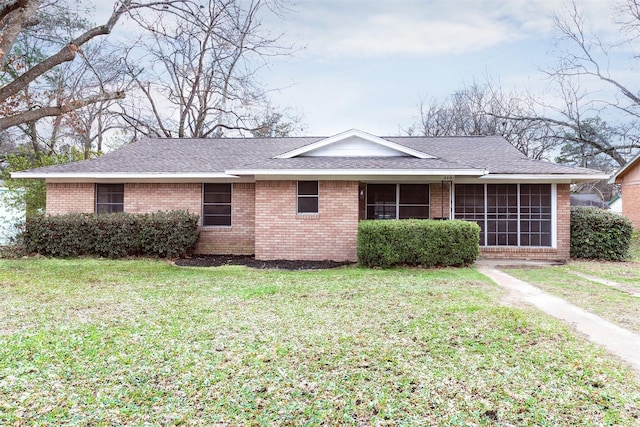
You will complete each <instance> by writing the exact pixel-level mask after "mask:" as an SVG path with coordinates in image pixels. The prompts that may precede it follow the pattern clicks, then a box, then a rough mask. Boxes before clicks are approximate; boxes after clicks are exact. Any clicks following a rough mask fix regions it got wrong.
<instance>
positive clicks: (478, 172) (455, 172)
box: [227, 169, 487, 177]
mask: <svg viewBox="0 0 640 427" xmlns="http://www.w3.org/2000/svg"><path fill="white" fill-rule="evenodd" d="M227 173H228V174H230V175H262V176H270V175H278V176H308V175H314V176H324V175H331V176H358V175H367V176H369V175H388V176H416V175H420V176H440V175H444V176H452V177H456V176H476V177H478V176H482V175H484V174H486V173H487V171H486V170H484V169H246V170H228V171H227Z"/></svg>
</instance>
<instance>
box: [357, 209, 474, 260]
mask: <svg viewBox="0 0 640 427" xmlns="http://www.w3.org/2000/svg"><path fill="white" fill-rule="evenodd" d="M479 240H480V227H479V226H478V224H476V223H474V222H468V221H461V220H448V221H435V220H415V219H405V220H385V221H375V220H369V221H360V224H359V226H358V263H359V264H360V265H363V266H366V267H391V266H394V265H402V264H408V265H419V266H423V267H432V266H461V265H469V264H472V263H473V262H474V261H475V260H476V259H477V258H478V256H479V255H480V246H479V244H478V242H479Z"/></svg>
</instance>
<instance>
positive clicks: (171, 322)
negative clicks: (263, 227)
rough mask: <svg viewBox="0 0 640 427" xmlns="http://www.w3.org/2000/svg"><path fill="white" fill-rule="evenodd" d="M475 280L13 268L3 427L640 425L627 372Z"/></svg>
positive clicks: (2, 352)
mask: <svg viewBox="0 0 640 427" xmlns="http://www.w3.org/2000/svg"><path fill="white" fill-rule="evenodd" d="M502 297H503V293H502V291H501V290H500V289H499V288H497V287H496V286H495V285H493V284H491V283H489V282H488V281H487V280H486V279H485V278H484V277H483V276H481V275H480V274H479V273H477V272H476V271H475V269H441V270H431V271H425V270H417V269H415V270H413V269H397V270H362V269H356V268H343V269H336V270H327V271H314V272H281V271H257V270H250V269H246V268H243V267H224V268H215V269H189V268H178V267H174V266H172V265H169V264H167V263H164V262H162V261H107V260H46V259H21V260H0V425H5V424H9V425H15V424H17V425H20V424H21V423H23V424H25V425H104V426H107V425H108V426H111V425H179V424H185V425H238V424H240V425H301V426H302V425H305V426H306V425H308V426H313V425H353V426H366V425H456V426H458V425H487V426H489V425H496V424H499V425H637V424H638V423H639V422H640V410H639V409H638V408H639V407H640V385H639V384H638V382H637V381H636V380H634V378H635V377H634V375H633V374H632V373H631V371H629V370H628V369H627V368H625V367H623V366H621V365H620V364H618V363H616V362H615V361H613V360H612V358H611V357H610V356H608V355H607V354H606V353H604V352H603V351H601V350H599V349H597V348H596V347H594V346H592V345H590V344H589V343H588V342H586V341H585V340H583V339H581V338H577V337H575V336H574V335H572V334H571V333H570V332H569V331H568V329H567V328H566V327H564V326H562V325H561V324H560V323H559V322H557V321H555V320H552V319H550V318H548V317H546V316H543V315H541V314H539V313H538V312H536V311H534V310H525V309H516V308H508V307H504V306H502V305H501V304H500V300H501V298H502Z"/></svg>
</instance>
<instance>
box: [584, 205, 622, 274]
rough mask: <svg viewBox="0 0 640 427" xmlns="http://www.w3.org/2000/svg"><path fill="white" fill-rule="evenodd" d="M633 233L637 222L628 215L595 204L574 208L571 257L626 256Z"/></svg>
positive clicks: (617, 257) (603, 257)
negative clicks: (627, 216) (593, 206)
mask: <svg viewBox="0 0 640 427" xmlns="http://www.w3.org/2000/svg"><path fill="white" fill-rule="evenodd" d="M632 233H633V225H632V223H631V221H630V220H629V219H628V218H626V217H624V216H621V215H616V214H614V213H611V212H608V211H604V210H602V209H598V208H592V207H574V208H571V258H588V259H603V260H607V261H620V260H624V259H625V258H627V257H628V254H629V246H630V244H631V236H632Z"/></svg>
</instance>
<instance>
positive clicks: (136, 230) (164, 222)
mask: <svg viewBox="0 0 640 427" xmlns="http://www.w3.org/2000/svg"><path fill="white" fill-rule="evenodd" d="M197 241H198V215H194V214H190V213H189V212H186V211H167V212H155V213H151V214H129V213H124V212H120V213H113V214H101V215H96V214H84V213H77V214H66V215H54V216H44V215H39V216H34V217H31V218H28V219H27V221H26V224H25V229H24V230H23V231H22V233H20V235H19V236H18V238H17V242H18V245H19V246H20V247H21V248H22V250H23V251H24V252H26V253H30V254H31V253H38V254H41V255H45V256H51V257H59V258H67V257H77V256H83V255H89V256H101V257H106V258H122V257H126V256H153V257H161V258H174V257H178V256H181V255H184V254H186V253H187V252H188V251H189V250H191V249H192V248H193V247H194V246H195V244H196V242H197Z"/></svg>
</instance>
